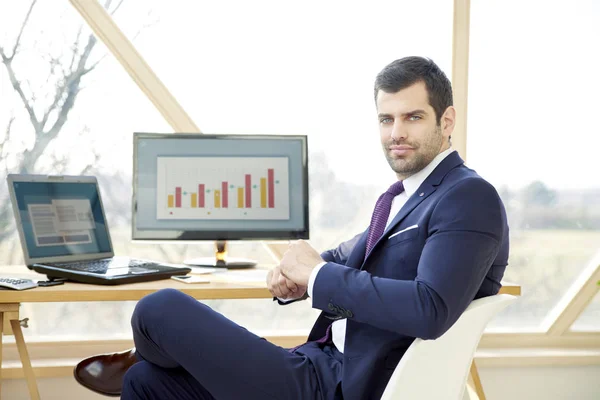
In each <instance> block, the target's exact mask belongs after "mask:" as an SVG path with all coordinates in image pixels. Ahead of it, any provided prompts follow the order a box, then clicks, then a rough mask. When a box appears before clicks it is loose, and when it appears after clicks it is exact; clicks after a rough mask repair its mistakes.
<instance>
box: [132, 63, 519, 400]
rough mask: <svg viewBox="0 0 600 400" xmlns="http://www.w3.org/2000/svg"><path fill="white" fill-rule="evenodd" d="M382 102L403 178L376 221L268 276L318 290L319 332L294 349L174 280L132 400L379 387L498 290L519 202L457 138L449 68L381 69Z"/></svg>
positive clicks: (158, 312)
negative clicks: (510, 210) (506, 200)
mask: <svg viewBox="0 0 600 400" xmlns="http://www.w3.org/2000/svg"><path fill="white" fill-rule="evenodd" d="M375 101H376V105H377V113H378V119H379V126H380V134H381V143H382V147H383V151H384V154H385V157H386V159H387V161H388V163H389V164H390V167H391V168H392V170H393V171H394V172H395V173H396V176H397V179H398V180H397V182H394V183H393V185H391V186H390V189H388V191H386V193H384V194H383V195H382V196H381V197H380V199H379V200H378V202H377V204H376V207H375V211H374V212H373V217H372V220H371V224H370V226H369V228H367V229H366V230H365V231H364V232H362V233H360V234H359V235H357V236H356V237H354V238H353V239H351V240H350V241H348V242H345V243H342V244H341V245H340V246H339V247H338V248H336V249H334V250H330V251H326V252H324V253H322V254H319V253H318V252H317V251H316V250H314V249H313V248H312V247H311V246H310V245H309V244H308V243H307V242H304V241H299V242H297V243H294V244H292V245H290V247H289V249H288V250H287V252H286V253H285V254H284V256H283V258H282V260H281V263H280V265H279V266H277V267H276V268H274V269H273V270H272V271H270V273H269V276H268V278H267V280H268V282H267V283H268V287H269V290H270V291H271V292H272V293H273V295H274V296H275V297H277V298H278V301H279V302H280V303H281V304H286V303H289V302H291V301H295V300H303V299H307V298H310V300H309V301H311V302H312V306H313V308H316V309H320V310H322V313H321V315H320V316H319V318H318V320H317V322H316V323H315V325H314V327H313V329H312V331H311V333H310V335H309V338H308V341H307V343H305V344H303V345H301V346H299V347H297V348H295V349H291V350H289V349H283V348H281V347H278V346H275V345H273V344H271V343H269V342H267V341H266V340H264V339H262V338H260V337H258V336H255V335H254V334H252V333H250V332H248V331H247V330H245V329H244V328H242V327H240V326H238V325H236V324H234V323H233V322H231V321H229V320H228V319H226V318H225V317H223V316H222V315H221V314H219V313H217V312H215V311H213V310H211V309H210V308H209V307H207V306H205V305H203V304H202V303H200V302H198V301H196V300H194V299H192V298H191V297H189V296H187V295H184V294H182V293H181V292H178V291H175V290H163V291H160V292H158V293H155V294H152V295H149V296H147V297H145V298H144V299H142V300H141V301H140V302H139V303H138V305H137V307H136V310H135V312H134V315H133V318H132V326H133V332H134V340H135V344H136V352H137V356H138V359H139V360H141V361H140V362H137V363H135V364H134V365H133V366H132V367H131V368H130V369H129V370H128V371H127V373H126V375H125V378H124V381H123V392H122V398H123V399H181V400H183V399H217V400H237V399H249V400H263V399H298V400H309V399H320V400H321V399H322V400H329V399H346V400H366V399H379V398H380V397H381V394H382V393H383V391H384V389H385V386H386V384H387V382H388V380H389V378H390V376H391V374H392V372H393V370H394V368H395V367H396V365H397V364H398V361H399V360H400V358H401V357H402V355H403V354H404V352H405V351H406V349H407V348H408V347H409V346H410V344H411V343H412V341H413V340H414V338H416V337H419V338H423V339H435V338H437V337H439V336H441V335H442V334H443V333H444V332H445V331H446V330H447V329H448V328H450V327H451V326H452V324H454V322H456V320H457V319H458V318H459V316H460V315H461V313H462V312H463V311H464V310H465V309H466V308H467V306H468V305H469V303H470V302H471V301H472V300H473V299H476V298H479V297H483V296H489V295H493V294H496V293H497V292H498V290H499V289H500V280H501V278H502V276H503V274H504V269H505V267H506V265H507V262H508V227H507V221H506V214H505V210H504V207H503V205H502V201H501V200H500V197H499V196H498V194H497V192H496V190H495V189H494V187H493V186H492V185H490V184H489V183H488V182H486V181H485V180H484V179H482V178H481V177H480V176H479V175H477V173H475V172H474V171H473V170H471V169H469V168H467V167H466V166H465V165H464V163H463V161H462V160H461V158H460V156H459V155H458V154H457V152H456V151H453V150H452V148H451V140H450V139H451V134H452V131H453V129H454V125H455V115H456V114H455V109H454V107H453V106H452V89H451V86H450V82H449V80H448V79H447V77H446V76H445V75H444V73H443V72H442V71H441V70H440V69H439V68H438V66H437V65H436V64H435V63H433V62H432V61H431V60H428V59H425V58H421V57H408V58H403V59H400V60H396V61H394V62H392V63H391V64H389V65H388V66H386V67H385V68H384V69H383V70H382V71H381V72H380V73H379V74H378V76H377V78H376V82H375ZM339 200H340V199H332V201H339ZM173 310H178V312H173Z"/></svg>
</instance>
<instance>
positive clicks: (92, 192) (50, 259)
mask: <svg viewBox="0 0 600 400" xmlns="http://www.w3.org/2000/svg"><path fill="white" fill-rule="evenodd" d="M7 180H8V190H9V193H10V199H11V203H12V206H13V211H14V214H15V219H16V222H17V229H18V231H19V238H20V240H21V246H22V248H23V254H24V257H25V263H26V264H27V267H29V268H30V269H33V270H34V271H36V272H39V273H41V274H46V275H47V276H48V277H49V278H50V279H53V278H54V279H56V278H65V279H68V280H71V281H76V282H83V283H93V284H101V285H117V284H123V283H133V282H144V281H153V280H159V279H167V278H170V277H171V276H173V275H185V274H187V273H189V272H190V271H191V269H190V268H187V267H177V266H170V265H164V264H161V263H157V262H154V261H149V260H141V259H132V258H128V257H115V256H114V252H113V248H112V243H111V239H110V234H109V232H108V226H107V224H106V217H105V213H104V209H103V207H102V200H101V198H100V190H99V188H98V181H97V179H96V178H95V177H93V176H47V175H15V174H10V175H8V178H7Z"/></svg>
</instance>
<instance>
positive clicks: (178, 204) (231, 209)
mask: <svg viewBox="0 0 600 400" xmlns="http://www.w3.org/2000/svg"><path fill="white" fill-rule="evenodd" d="M288 164H289V160H288V158H287V157H158V160H157V188H158V191H157V196H158V197H157V201H156V206H157V209H156V213H157V217H158V218H159V219H198V220H217V219H248V220H250V219H273V220H282V219H289V218H290V210H289V208H290V207H289V205H290V187H289V171H288V169H289V168H288Z"/></svg>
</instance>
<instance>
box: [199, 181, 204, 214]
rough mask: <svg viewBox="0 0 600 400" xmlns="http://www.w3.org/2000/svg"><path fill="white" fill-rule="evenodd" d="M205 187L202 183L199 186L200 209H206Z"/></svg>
mask: <svg viewBox="0 0 600 400" xmlns="http://www.w3.org/2000/svg"><path fill="white" fill-rule="evenodd" d="M204 186H205V185H203V184H202V183H201V184H199V185H198V207H202V208H203V207H204Z"/></svg>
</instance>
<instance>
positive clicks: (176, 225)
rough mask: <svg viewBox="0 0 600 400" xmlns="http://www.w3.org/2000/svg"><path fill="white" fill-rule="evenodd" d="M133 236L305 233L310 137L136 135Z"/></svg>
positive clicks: (171, 237) (254, 236)
mask: <svg viewBox="0 0 600 400" xmlns="http://www.w3.org/2000/svg"><path fill="white" fill-rule="evenodd" d="M133 148H134V161H133V164H134V165H133V234H132V236H133V239H149V240H153V239H154V240H242V239H256V240H259V239H261V240H262V239H267V240H269V239H270V240H277V239H307V238H308V235H309V229H308V160H307V139H306V136H269V135H207V134H154V133H135V134H134V146H133Z"/></svg>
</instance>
